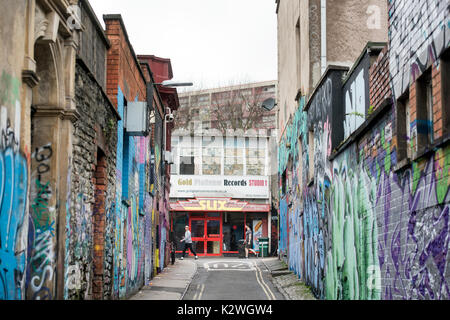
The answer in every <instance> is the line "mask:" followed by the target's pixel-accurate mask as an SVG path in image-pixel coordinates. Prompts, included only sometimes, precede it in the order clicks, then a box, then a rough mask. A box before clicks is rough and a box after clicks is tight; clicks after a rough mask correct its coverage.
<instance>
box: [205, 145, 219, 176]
mask: <svg viewBox="0 0 450 320" xmlns="http://www.w3.org/2000/svg"><path fill="white" fill-rule="evenodd" d="M202 139H203V141H202V148H203V150H202V158H203V163H202V173H203V175H221V174H222V137H203V138H202Z"/></svg>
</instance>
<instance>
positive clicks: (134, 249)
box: [104, 15, 151, 298]
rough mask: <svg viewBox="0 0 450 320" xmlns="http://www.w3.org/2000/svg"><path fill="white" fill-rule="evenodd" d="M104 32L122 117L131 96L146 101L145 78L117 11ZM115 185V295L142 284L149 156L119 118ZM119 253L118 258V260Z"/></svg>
mask: <svg viewBox="0 0 450 320" xmlns="http://www.w3.org/2000/svg"><path fill="white" fill-rule="evenodd" d="M104 20H105V25H106V31H105V33H106V35H107V37H108V39H109V41H110V43H111V48H110V50H109V52H108V58H107V65H108V70H107V92H108V95H109V97H110V99H111V100H112V101H113V103H114V105H115V107H116V108H117V111H118V113H119V114H120V116H121V117H122V119H124V112H125V110H126V106H127V105H129V103H130V102H134V101H146V78H145V74H144V72H143V71H142V69H141V65H140V63H139V61H138V60H137V57H136V55H135V53H134V49H133V47H132V45H131V43H130V42H129V38H128V35H127V31H126V29H125V25H124V22H123V20H122V18H121V16H120V15H109V16H105V17H104ZM117 139H118V144H117V172H116V178H117V187H116V195H115V206H116V207H115V211H116V225H115V230H114V233H115V235H116V239H115V241H116V246H115V248H114V257H115V259H114V261H120V262H118V263H116V264H115V265H114V286H113V287H114V288H113V297H114V298H125V297H128V296H130V295H132V294H133V293H135V292H137V290H139V289H140V288H141V287H142V285H143V284H144V269H149V267H148V266H147V265H144V261H146V263H147V264H148V261H149V259H148V258H147V257H146V255H151V252H145V251H144V246H145V245H146V243H147V245H148V242H149V241H150V240H148V241H146V240H145V239H144V230H145V229H147V228H151V225H149V224H150V223H151V220H149V219H145V217H146V215H148V214H151V207H149V206H144V203H151V201H149V200H148V199H147V198H146V197H147V194H148V190H147V187H146V186H147V185H146V183H145V181H146V180H147V174H146V172H148V171H147V166H148V165H149V162H148V161H147V159H150V156H149V153H150V148H149V147H147V145H148V144H149V141H148V139H147V138H145V137H134V136H129V135H128V134H127V133H126V132H125V130H124V124H123V120H121V121H119V123H118V132H117ZM119 257H122V260H119Z"/></svg>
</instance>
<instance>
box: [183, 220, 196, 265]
mask: <svg viewBox="0 0 450 320" xmlns="http://www.w3.org/2000/svg"><path fill="white" fill-rule="evenodd" d="M185 230H186V232H185V233H184V238H183V239H181V241H180V242H184V250H183V255H182V256H181V260H183V259H184V255H185V254H186V250H187V249H188V248H189V250H191V252H192V254H193V255H194V256H195V260H197V259H198V256H197V254H196V253H195V251H194V248H192V238H191V231H189V226H186V227H185Z"/></svg>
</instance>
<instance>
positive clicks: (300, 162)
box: [279, 1, 450, 300]
mask: <svg viewBox="0 0 450 320" xmlns="http://www.w3.org/2000/svg"><path fill="white" fill-rule="evenodd" d="M391 2H393V1H391ZM444 28H447V29H448V26H444ZM445 32H447V31H445ZM447 48H448V42H447ZM436 58H437V60H433V62H431V63H428V66H427V68H428V67H430V66H431V67H432V74H433V75H434V76H433V78H434V80H433V81H434V82H433V86H435V85H437V83H438V82H437V79H439V78H440V77H441V73H442V72H443V71H442V70H443V69H440V68H439V65H440V61H439V56H436ZM361 61H363V62H364V59H363V60H361ZM397 62H398V60H396V59H394V60H393V59H392V53H391V54H389V52H388V50H387V49H385V50H383V51H382V52H381V53H379V56H378V60H376V59H372V60H371V62H370V66H369V65H365V66H364V70H365V71H360V69H359V67H358V66H357V67H356V68H355V69H354V70H353V72H352V74H350V75H348V76H347V79H348V80H347V81H344V82H343V83H342V81H341V88H340V89H339V90H340V92H341V99H342V100H341V101H342V103H341V105H342V106H341V107H340V105H339V102H331V103H329V101H330V99H329V98H328V97H329V95H327V93H330V92H331V93H335V92H338V91H339V90H328V89H327V85H328V81H327V77H325V79H324V81H323V82H322V83H321V84H320V85H319V87H318V88H317V89H316V90H315V94H313V96H312V97H311V99H310V101H308V102H307V103H306V106H307V107H306V108H304V106H305V102H304V100H301V101H300V106H299V109H298V111H297V113H296V114H295V116H294V119H293V121H292V123H291V125H290V126H288V128H287V130H286V134H285V136H284V137H283V139H282V141H281V143H280V149H279V175H280V193H281V201H280V243H279V248H280V254H281V255H282V256H284V255H286V257H287V261H288V264H289V267H290V269H291V270H294V271H295V272H296V273H297V274H298V275H299V277H300V278H301V279H302V280H303V281H305V282H306V283H307V284H309V285H311V287H312V289H313V291H314V293H315V294H316V296H317V297H319V298H326V299H354V300H361V299H376V300H378V299H449V292H450V291H449V281H450V270H449V269H450V268H449V267H448V266H449V260H450V258H449V256H448V251H449V240H450V239H449V237H450V233H449V206H450V194H449V188H450V159H449V152H450V146H449V145H448V141H447V140H441V142H440V143H439V144H438V145H436V146H435V147H434V148H433V149H432V150H430V151H429V152H428V153H425V154H422V155H419V156H417V157H416V158H415V159H413V160H412V161H409V162H407V163H406V164H402V163H400V162H399V161H398V150H397V149H398V143H399V137H398V132H399V131H398V128H397V126H398V118H397V114H398V110H396V108H397V104H396V103H394V102H395V101H394V100H395V99H392V96H393V95H394V97H395V94H394V93H395V90H396V84H395V81H394V82H392V81H382V83H380V82H379V80H380V79H385V80H389V77H388V76H386V75H389V70H392V67H390V64H392V63H397ZM362 65H364V63H360V64H359V66H362ZM369 68H370V70H369ZM408 68H409V67H408ZM409 70H410V72H411V75H414V72H415V70H416V69H415V67H414V65H412V67H411V68H410V69H409ZM391 76H392V74H391ZM391 79H392V78H391ZM409 79H416V78H414V77H411V78H408V81H410V80H409ZM338 82H339V81H338ZM353 82H355V83H353ZM447 85H448V83H447ZM328 86H329V85H328ZM363 87H364V88H366V89H365V92H364V93H361V92H360V93H358V92H359V91H361V90H362V89H361V88H363ZM331 88H333V86H331ZM369 96H370V101H369V100H368V99H367V97H369ZM412 98H414V97H413V96H412ZM386 99H387V100H386ZM364 101H366V103H364ZM355 103H356V104H355ZM359 104H360V105H359ZM434 106H435V108H436V110H440V109H439V108H442V107H445V106H440V105H439V100H437V101H436V102H435V105H434ZM341 108H342V109H341ZM303 110H305V111H303ZM332 110H342V114H344V115H345V119H343V120H344V121H342V122H340V121H336V117H333V112H332ZM359 110H361V112H360V111H359ZM362 111H364V114H363V113H362ZM368 111H369V112H368ZM437 112H439V111H437ZM327 116H328V117H329V118H327ZM359 116H362V117H361V119H359V120H356V119H357V118H358V117H359ZM349 121H350V122H351V123H350V122H349ZM355 121H356V122H355ZM341 124H343V125H344V127H343V130H344V131H345V137H346V138H348V139H347V140H342V141H343V143H341V144H335V143H334V141H333V138H331V139H330V135H331V136H333V135H334V134H335V131H334V130H335V128H338V130H340V129H339V125H341ZM413 126H414V124H413V123H411V128H413ZM297 128H298V129H297ZM412 134H414V130H412ZM437 136H438V135H437ZM410 138H411V137H408V139H410ZM330 140H331V141H330ZM408 141H409V140H408ZM445 141H447V142H445ZM408 147H411V145H408ZM311 166H313V168H311ZM300 177H301V179H300Z"/></svg>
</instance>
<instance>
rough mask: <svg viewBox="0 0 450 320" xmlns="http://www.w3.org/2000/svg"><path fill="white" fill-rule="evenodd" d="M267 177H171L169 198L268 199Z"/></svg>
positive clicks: (268, 184) (268, 185)
mask: <svg viewBox="0 0 450 320" xmlns="http://www.w3.org/2000/svg"><path fill="white" fill-rule="evenodd" d="M269 181H270V180H269V177H267V176H184V175H183V176H182V175H178V176H171V188H170V197H171V198H194V197H217V196H219V197H227V198H228V197H229V198H235V199H269V197H270V190H269V188H270V183H269Z"/></svg>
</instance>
